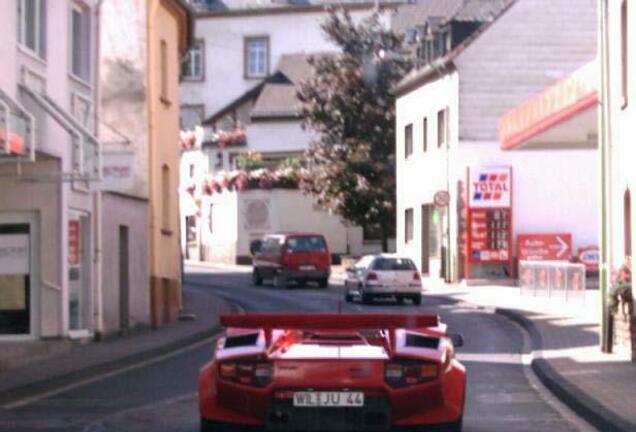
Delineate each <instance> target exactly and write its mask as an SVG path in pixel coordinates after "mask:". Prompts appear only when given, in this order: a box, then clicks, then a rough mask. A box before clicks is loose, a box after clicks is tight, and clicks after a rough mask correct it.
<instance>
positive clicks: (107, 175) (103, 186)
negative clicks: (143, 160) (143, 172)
mask: <svg viewBox="0 0 636 432" xmlns="http://www.w3.org/2000/svg"><path fill="white" fill-rule="evenodd" d="M134 163H135V153H134V152H132V151H126V150H120V151H104V152H102V178H101V181H100V182H99V185H98V187H99V188H100V190H103V191H113V192H117V191H126V190H130V189H131V188H132V187H133V185H134V177H133V171H134Z"/></svg>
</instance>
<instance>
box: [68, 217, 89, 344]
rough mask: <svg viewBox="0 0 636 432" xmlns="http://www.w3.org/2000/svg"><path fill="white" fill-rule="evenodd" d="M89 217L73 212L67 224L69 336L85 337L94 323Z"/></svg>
mask: <svg viewBox="0 0 636 432" xmlns="http://www.w3.org/2000/svg"><path fill="white" fill-rule="evenodd" d="M90 232H91V228H90V218H89V216H88V214H86V213H83V212H76V211H73V212H71V213H70V215H69V221H68V265H69V267H68V288H69V293H68V294H69V295H68V313H69V335H70V336H71V337H85V336H87V335H88V334H89V332H90V329H89V323H90V322H91V316H90V311H91V299H92V298H91V292H90V287H91V259H90V250H91V241H90V239H91V237H90Z"/></svg>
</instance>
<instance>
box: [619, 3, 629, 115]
mask: <svg viewBox="0 0 636 432" xmlns="http://www.w3.org/2000/svg"><path fill="white" fill-rule="evenodd" d="M627 37H628V35H627V0H623V3H622V5H621V75H622V76H621V92H622V95H623V107H625V106H627V92H628V85H627V84H628V82H627V80H628V75H627V74H628V73H629V67H628V58H629V56H628V54H627V49H628V46H627Z"/></svg>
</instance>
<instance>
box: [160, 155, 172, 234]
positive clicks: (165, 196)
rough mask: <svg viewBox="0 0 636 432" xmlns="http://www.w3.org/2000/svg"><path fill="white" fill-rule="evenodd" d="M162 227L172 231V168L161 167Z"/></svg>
mask: <svg viewBox="0 0 636 432" xmlns="http://www.w3.org/2000/svg"><path fill="white" fill-rule="evenodd" d="M161 210H162V211H161V227H162V228H163V230H164V231H168V232H169V231H170V168H169V167H168V165H164V166H163V167H162V168H161Z"/></svg>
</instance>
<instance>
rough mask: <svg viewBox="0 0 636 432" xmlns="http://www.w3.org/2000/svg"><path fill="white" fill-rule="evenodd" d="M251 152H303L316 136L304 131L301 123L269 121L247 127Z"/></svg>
mask: <svg viewBox="0 0 636 432" xmlns="http://www.w3.org/2000/svg"><path fill="white" fill-rule="evenodd" d="M245 129H246V134H247V142H248V144H249V150H250V151H254V152H260V153H265V152H289V151H303V150H305V149H306V148H307V147H308V146H309V142H310V141H311V140H312V138H313V137H314V136H315V134H314V133H312V132H311V131H304V130H302V128H301V126H300V121H267V122H258V123H251V124H249V125H247V127H246V128H245Z"/></svg>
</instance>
